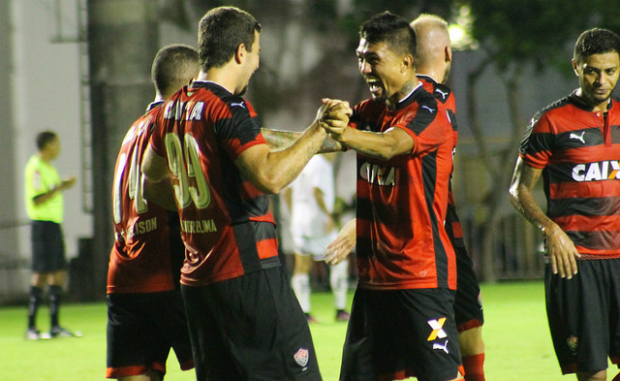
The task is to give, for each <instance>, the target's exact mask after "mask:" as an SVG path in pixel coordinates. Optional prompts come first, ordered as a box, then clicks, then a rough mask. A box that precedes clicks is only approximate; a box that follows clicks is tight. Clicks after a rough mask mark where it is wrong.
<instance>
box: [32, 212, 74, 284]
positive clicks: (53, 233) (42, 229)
mask: <svg viewBox="0 0 620 381" xmlns="http://www.w3.org/2000/svg"><path fill="white" fill-rule="evenodd" d="M30 233H31V234H30V243H31V246H32V271H34V272H35V273H51V272H55V271H60V270H65V269H66V268H67V260H66V258H65V241H64V238H63V236H62V228H61V227H60V224H57V223H55V222H51V221H32V225H31V226H30Z"/></svg>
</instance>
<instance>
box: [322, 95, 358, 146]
mask: <svg viewBox="0 0 620 381" xmlns="http://www.w3.org/2000/svg"><path fill="white" fill-rule="evenodd" d="M321 101H322V102H323V105H322V106H321V109H319V112H321V117H320V119H319V122H320V124H321V127H323V128H324V129H325V130H326V131H327V132H329V133H332V134H335V135H336V136H335V137H334V138H336V137H337V136H339V135H341V134H342V132H343V131H344V129H345V128H346V127H347V125H348V124H349V117H350V116H351V115H352V114H353V110H352V109H351V107H349V102H345V101H340V100H337V99H328V98H324V99H322V100H321ZM336 140H337V138H336Z"/></svg>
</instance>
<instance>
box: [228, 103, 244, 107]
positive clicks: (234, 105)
mask: <svg viewBox="0 0 620 381" xmlns="http://www.w3.org/2000/svg"><path fill="white" fill-rule="evenodd" d="M230 107H241V108H245V103H243V102H238V103H235V102H230Z"/></svg>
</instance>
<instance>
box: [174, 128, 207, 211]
mask: <svg viewBox="0 0 620 381" xmlns="http://www.w3.org/2000/svg"><path fill="white" fill-rule="evenodd" d="M183 140H184V143H185V149H184V150H183V148H182V147H181V140H180V139H179V137H178V136H177V135H176V134H173V133H169V134H166V137H165V138H164V144H165V146H166V155H167V156H168V167H169V168H170V171H171V172H172V174H173V175H174V176H175V177H176V178H177V179H178V182H174V181H173V188H174V195H175V197H176V200H177V204H178V205H179V206H180V207H181V208H186V207H188V206H189V205H190V204H191V202H192V201H193V202H194V204H195V205H196V207H197V208H198V209H204V208H206V207H207V206H209V204H210V203H211V192H210V191H209V185H208V184H207V179H206V178H205V175H204V173H203V172H202V167H201V166H200V156H199V151H200V148H199V147H198V142H197V141H196V139H195V138H194V137H193V136H192V135H190V134H185V135H184V138H183ZM186 168H187V170H186ZM190 178H193V179H194V184H195V185H190V183H189V179H190Z"/></svg>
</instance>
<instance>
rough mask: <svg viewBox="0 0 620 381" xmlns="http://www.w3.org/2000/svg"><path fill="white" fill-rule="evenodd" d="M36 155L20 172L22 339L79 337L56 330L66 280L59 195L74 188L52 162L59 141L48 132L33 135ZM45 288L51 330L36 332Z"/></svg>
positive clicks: (72, 178) (60, 328)
mask: <svg viewBox="0 0 620 381" xmlns="http://www.w3.org/2000/svg"><path fill="white" fill-rule="evenodd" d="M37 149H38V153H37V154H35V155H33V156H32V157H31V158H30V160H28V163H27V164H26V169H25V171H24V178H25V191H26V195H25V199H26V211H27V213H28V217H29V218H30V219H31V220H32V224H31V237H30V239H31V244H32V273H33V274H32V281H31V283H30V298H29V303H28V329H27V330H26V339H28V340H38V339H41V338H50V337H69V336H76V335H77V336H80V335H79V333H73V332H71V331H69V330H67V329H65V328H63V327H61V326H60V323H59V315H60V303H61V299H62V293H63V289H62V288H63V286H64V284H65V281H66V279H67V260H66V258H65V242H64V238H63V235H62V227H61V224H62V221H63V213H64V204H63V194H62V192H63V191H65V190H67V189H69V188H71V187H72V186H73V185H74V184H75V177H70V178H67V179H64V180H61V179H60V175H59V174H58V171H57V170H56V168H55V167H54V165H53V164H52V161H53V160H54V159H56V158H57V157H58V154H59V153H60V140H59V139H58V135H56V133H54V132H52V131H43V132H41V133H39V134H38V135H37ZM45 286H48V292H49V299H50V320H51V328H50V331H49V333H47V332H43V333H42V332H40V331H39V329H38V328H37V325H36V319H37V310H38V308H39V304H40V303H41V298H42V297H43V292H44V288H45Z"/></svg>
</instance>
